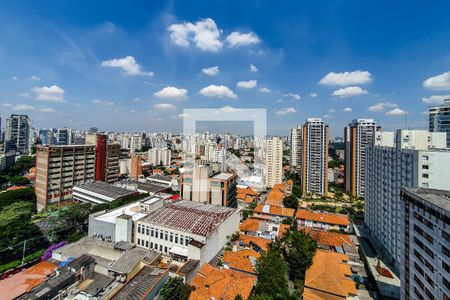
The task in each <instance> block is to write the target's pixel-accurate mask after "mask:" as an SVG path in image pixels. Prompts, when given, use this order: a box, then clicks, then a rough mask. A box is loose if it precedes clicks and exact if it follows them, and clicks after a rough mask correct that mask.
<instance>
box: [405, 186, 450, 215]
mask: <svg viewBox="0 0 450 300" xmlns="http://www.w3.org/2000/svg"><path fill="white" fill-rule="evenodd" d="M403 191H404V192H405V193H406V195H407V196H409V197H415V198H420V199H422V200H423V201H426V202H429V203H431V204H433V205H434V206H437V207H439V208H442V209H444V210H446V211H447V212H448V211H450V191H444V190H438V189H428V188H421V187H420V188H412V187H405V188H403Z"/></svg>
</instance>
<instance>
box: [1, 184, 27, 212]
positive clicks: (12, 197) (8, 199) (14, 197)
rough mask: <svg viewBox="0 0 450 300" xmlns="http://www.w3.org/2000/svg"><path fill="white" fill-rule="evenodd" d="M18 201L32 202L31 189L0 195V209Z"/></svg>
mask: <svg viewBox="0 0 450 300" xmlns="http://www.w3.org/2000/svg"><path fill="white" fill-rule="evenodd" d="M18 201H27V202H34V201H35V196H34V191H33V189H32V188H24V189H18V190H11V191H5V192H2V193H0V209H2V208H4V207H6V206H8V205H10V204H13V203H15V202H18Z"/></svg>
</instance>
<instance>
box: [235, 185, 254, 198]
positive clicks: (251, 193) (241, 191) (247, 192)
mask: <svg viewBox="0 0 450 300" xmlns="http://www.w3.org/2000/svg"><path fill="white" fill-rule="evenodd" d="M236 193H238V194H245V195H249V196H258V193H257V192H256V191H254V190H253V189H251V188H249V187H248V188H245V189H243V188H237V191H236Z"/></svg>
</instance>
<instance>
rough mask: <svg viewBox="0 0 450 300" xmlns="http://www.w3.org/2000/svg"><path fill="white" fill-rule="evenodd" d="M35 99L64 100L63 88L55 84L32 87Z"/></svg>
mask: <svg viewBox="0 0 450 300" xmlns="http://www.w3.org/2000/svg"><path fill="white" fill-rule="evenodd" d="M33 92H34V93H35V94H36V100H39V101H49V102H64V90H63V89H62V88H60V87H59V86H57V85H52V86H48V87H47V86H42V87H34V88H33Z"/></svg>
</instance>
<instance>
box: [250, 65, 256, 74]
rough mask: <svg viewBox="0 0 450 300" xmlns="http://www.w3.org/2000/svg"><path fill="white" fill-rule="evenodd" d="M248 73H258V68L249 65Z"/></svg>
mask: <svg viewBox="0 0 450 300" xmlns="http://www.w3.org/2000/svg"><path fill="white" fill-rule="evenodd" d="M250 72H253V73H256V72H258V68H257V67H256V66H255V65H254V64H251V65H250Z"/></svg>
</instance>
